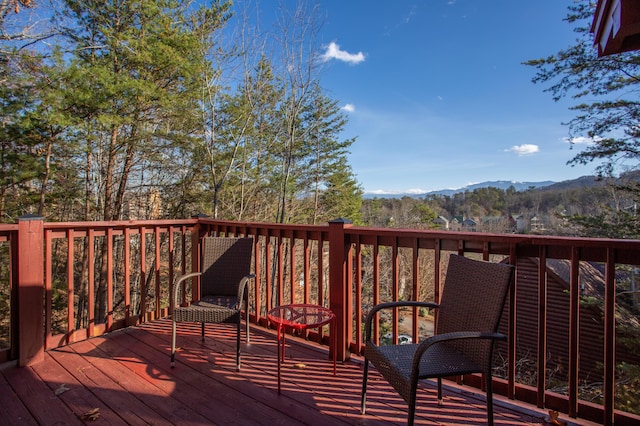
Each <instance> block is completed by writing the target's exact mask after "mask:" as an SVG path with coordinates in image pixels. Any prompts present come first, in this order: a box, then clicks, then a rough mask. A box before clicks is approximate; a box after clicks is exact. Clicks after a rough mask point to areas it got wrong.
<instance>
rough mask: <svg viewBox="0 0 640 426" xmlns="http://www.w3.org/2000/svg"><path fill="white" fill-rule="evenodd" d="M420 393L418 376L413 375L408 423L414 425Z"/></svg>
mask: <svg viewBox="0 0 640 426" xmlns="http://www.w3.org/2000/svg"><path fill="white" fill-rule="evenodd" d="M417 393H418V378H417V377H415V378H414V377H413V374H412V375H411V388H410V389H409V413H408V414H407V425H408V426H412V425H413V421H414V419H415V417H416V400H417V395H416V394H417Z"/></svg>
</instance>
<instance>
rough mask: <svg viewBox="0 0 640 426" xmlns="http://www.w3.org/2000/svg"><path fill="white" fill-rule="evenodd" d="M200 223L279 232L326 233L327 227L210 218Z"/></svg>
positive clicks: (200, 220) (201, 219)
mask: <svg viewBox="0 0 640 426" xmlns="http://www.w3.org/2000/svg"><path fill="white" fill-rule="evenodd" d="M198 220H199V222H200V223H202V224H204V225H215V226H227V227H232V228H258V229H264V228H267V229H274V230H279V231H290V230H296V231H308V232H327V231H328V230H329V227H328V225H301V224H292V223H288V224H287V223H270V222H237V221H232V220H217V219H211V218H203V217H201V218H199V219H198Z"/></svg>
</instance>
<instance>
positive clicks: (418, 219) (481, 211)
mask: <svg viewBox="0 0 640 426" xmlns="http://www.w3.org/2000/svg"><path fill="white" fill-rule="evenodd" d="M638 178H639V174H638V173H637V172H636V173H633V172H629V173H624V174H623V175H622V176H620V177H618V178H615V179H612V178H609V179H605V178H598V177H596V176H584V177H582V178H579V179H575V180H571V181H565V182H559V183H556V184H553V185H551V186H547V187H542V188H530V189H527V190H525V191H516V190H515V188H514V187H510V188H507V189H506V190H503V189H500V188H495V187H487V188H478V189H475V190H473V191H469V190H465V191H464V192H458V193H456V194H454V195H451V196H449V195H427V196H426V197H424V198H417V197H409V196H404V197H402V198H373V199H365V200H364V201H363V206H362V217H363V222H364V223H365V224H367V225H368V226H377V227H397V228H422V229H445V228H444V226H443V224H442V222H439V221H438V218H439V217H440V218H444V219H446V220H447V221H449V222H451V220H452V219H456V220H457V221H458V222H460V223H462V221H463V220H466V219H471V220H473V222H474V223H475V226H474V227H473V229H469V227H465V226H460V227H458V229H455V228H454V227H453V226H452V225H451V224H449V228H448V229H450V230H468V231H469V230H473V231H477V232H491V233H537V234H545V235H565V236H591V237H606V236H611V237H617V238H637V237H638V235H637V232H635V229H633V228H631V229H628V228H627V227H621V228H617V230H616V229H610V228H609V227H607V226H605V225H604V223H605V222H606V218H607V217H609V216H612V215H613V216H616V217H618V219H619V218H620V217H621V216H624V217H625V218H627V219H628V220H630V221H635V217H636V204H635V201H634V197H633V195H632V194H630V193H629V191H628V190H627V188H628V187H630V186H632V185H634V184H637V182H638ZM587 219H588V220H591V221H594V223H593V224H592V226H589V223H588V220H587ZM596 224H597V225H598V226H596Z"/></svg>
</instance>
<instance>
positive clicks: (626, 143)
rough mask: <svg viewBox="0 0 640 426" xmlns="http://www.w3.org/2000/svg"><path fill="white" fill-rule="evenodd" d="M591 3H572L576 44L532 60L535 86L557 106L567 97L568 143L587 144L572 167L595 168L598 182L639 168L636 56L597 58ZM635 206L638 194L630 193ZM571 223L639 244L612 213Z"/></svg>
mask: <svg viewBox="0 0 640 426" xmlns="http://www.w3.org/2000/svg"><path fill="white" fill-rule="evenodd" d="M593 16H594V3H593V2H590V1H588V0H581V1H579V2H576V3H575V4H573V5H572V6H570V8H569V14H568V16H567V19H566V20H567V22H569V23H570V24H571V25H573V26H574V28H575V31H576V33H577V34H578V35H579V38H578V39H577V40H576V43H575V44H574V45H572V46H569V47H568V48H566V49H564V50H561V51H560V52H558V53H557V54H555V55H551V56H548V57H546V58H541V59H536V60H530V61H528V62H526V64H527V65H530V66H533V67H535V68H536V69H537V73H536V76H535V78H534V80H533V81H534V82H535V83H543V84H547V85H548V87H547V89H546V91H548V92H551V94H552V96H553V98H554V99H555V100H559V99H561V98H565V97H571V98H572V99H574V100H575V101H576V104H575V105H574V106H573V107H572V109H573V110H574V111H576V114H577V115H576V116H575V117H574V118H573V119H572V120H571V121H570V122H569V123H567V124H568V126H569V132H570V136H571V142H572V143H573V142H575V141H577V140H579V138H586V139H587V140H589V141H591V144H588V145H585V148H584V149H582V150H581V151H580V152H578V153H577V154H576V155H575V156H574V158H573V159H572V160H571V161H570V162H569V163H570V164H587V163H590V162H597V163H598V166H597V171H598V174H599V175H601V176H614V175H615V174H616V173H617V172H620V171H625V170H634V169H637V168H638V165H639V160H640V155H639V153H640V151H639V150H638V146H639V145H640V131H639V130H638V125H637V122H638V120H637V117H638V116H639V115H640V102H638V88H639V87H640V86H639V85H640V54H639V53H638V52H627V53H622V54H614V55H609V56H604V57H598V56H597V50H596V48H595V47H594V45H593V34H592V33H591V32H590V25H591V22H592V20H593ZM628 193H629V195H631V197H632V198H633V199H634V202H635V201H636V200H638V198H639V196H640V192H639V191H638V190H637V188H636V189H635V190H632V191H628ZM574 223H575V224H578V225H580V226H582V227H583V228H584V230H585V233H586V234H588V235H592V236H608V237H621V238H637V235H638V233H637V231H635V229H637V221H636V219H635V217H632V216H630V215H629V214H627V213H625V212H623V211H619V210H616V209H613V210H609V211H606V212H603V213H602V214H601V215H599V216H593V217H583V216H576V217H575V218H574Z"/></svg>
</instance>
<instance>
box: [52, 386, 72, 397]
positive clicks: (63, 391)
mask: <svg viewBox="0 0 640 426" xmlns="http://www.w3.org/2000/svg"><path fill="white" fill-rule="evenodd" d="M68 390H71V389H69V388H68V387H66V386H65V385H64V383H63V384H61V385H60V387H58V389H56V391H55V392H54V393H55V394H56V396H58V395H62V394H63V393H65V392H66V391H68Z"/></svg>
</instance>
